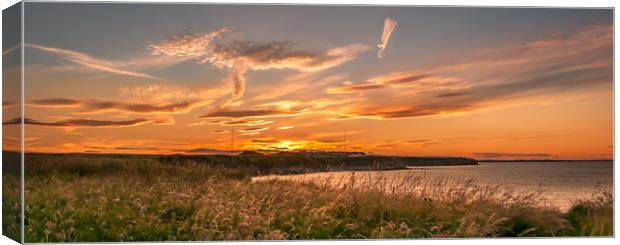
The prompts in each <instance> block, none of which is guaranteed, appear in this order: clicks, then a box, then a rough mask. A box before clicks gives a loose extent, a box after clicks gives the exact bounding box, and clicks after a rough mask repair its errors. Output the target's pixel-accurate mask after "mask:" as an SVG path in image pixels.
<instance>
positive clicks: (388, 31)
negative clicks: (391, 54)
mask: <svg viewBox="0 0 620 245" xmlns="http://www.w3.org/2000/svg"><path fill="white" fill-rule="evenodd" d="M397 24H398V22H396V20H393V19H392V18H390V17H387V18H385V20H384V21H383V32H382V33H381V42H379V44H378V45H377V47H379V51H377V57H379V59H381V58H383V52H385V48H387V45H388V42H389V41H390V37H391V36H392V32H393V31H394V29H396V25H397Z"/></svg>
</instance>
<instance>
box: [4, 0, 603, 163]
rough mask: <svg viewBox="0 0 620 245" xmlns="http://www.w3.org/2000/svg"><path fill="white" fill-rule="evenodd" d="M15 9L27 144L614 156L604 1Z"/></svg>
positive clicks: (109, 149)
mask: <svg viewBox="0 0 620 245" xmlns="http://www.w3.org/2000/svg"><path fill="white" fill-rule="evenodd" d="M24 20H25V43H24V44H23V45H22V47H23V48H24V53H25V77H24V79H25V85H24V86H25V91H26V92H25V98H24V103H25V104H24V107H25V112H24V113H25V117H24V122H25V124H26V125H25V137H24V144H25V148H26V151H30V152H89V153H148V154H217V153H224V154H226V153H230V152H236V151H240V150H263V151H296V150H322V151H324V150H328V151H362V152H367V153H373V154H389V155H410V156H465V157H472V158H476V159H530V158H536V159H541V158H552V159H555V158H558V159H610V158H612V157H613V155H612V154H613V107H612V102H613V90H612V87H613V69H612V63H613V56H612V49H613V46H612V37H613V34H612V30H613V26H612V20H613V12H612V10H611V9H537V8H454V7H376V6H374V7H370V6H285V5H275V6H270V5H210V4H198V5H197V4H164V5H157V4H118V3H96V4H95V3H89V4H80V3H36V2H35V3H32V2H28V3H26V4H25V17H24ZM8 48H10V47H4V50H3V58H4V56H6V57H9V56H10V55H12V54H11V53H12V52H13V51H11V50H8ZM17 50H19V49H17ZM5 52H6V54H5ZM6 69H7V68H5V70H6ZM14 69H17V68H16V67H14ZM8 70H9V71H10V67H9V69H8ZM5 80H6V79H5ZM18 108H19V106H17V103H16V102H15V101H10V100H9V99H5V101H3V109H4V110H5V111H10V110H17V109H18ZM20 121H21V120H20V118H7V117H5V119H4V122H3V127H4V128H5V129H10V128H11V127H18V124H19V122H20ZM233 140H234V142H232V141H233ZM5 142H6V141H5ZM5 144H6V143H5ZM6 147H8V148H10V147H12V146H11V145H10V144H9V145H8V146H6Z"/></svg>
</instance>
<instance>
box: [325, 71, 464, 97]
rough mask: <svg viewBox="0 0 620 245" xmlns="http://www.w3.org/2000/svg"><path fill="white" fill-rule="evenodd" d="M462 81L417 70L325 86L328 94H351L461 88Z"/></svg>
mask: <svg viewBox="0 0 620 245" xmlns="http://www.w3.org/2000/svg"><path fill="white" fill-rule="evenodd" d="M463 86H464V84H463V82H460V81H457V80H456V79H451V78H447V77H442V76H432V75H430V74H425V73H421V72H419V71H402V72H392V73H388V74H385V75H379V76H375V77H372V78H370V79H368V80H366V81H365V82H360V83H352V82H345V83H343V84H341V85H339V86H333V87H329V88H327V93H330V94H351V93H360V92H364V91H371V90H377V89H383V88H407V89H408V90H410V91H417V92H420V91H424V90H428V89H440V88H451V89H454V88H462V87H463Z"/></svg>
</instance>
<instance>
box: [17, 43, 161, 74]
mask: <svg viewBox="0 0 620 245" xmlns="http://www.w3.org/2000/svg"><path fill="white" fill-rule="evenodd" d="M24 45H25V46H26V47H30V48H35V49H38V50H41V51H44V52H47V53H52V54H57V55H60V56H62V58H64V59H66V60H68V61H71V62H73V63H76V64H79V65H83V66H86V67H89V68H92V69H96V70H100V71H106V72H111V73H116V74H121V75H128V76H134V77H142V78H149V79H154V80H161V79H160V78H157V77H154V76H151V75H148V74H144V73H138V72H132V71H127V70H122V69H118V68H117V67H119V66H122V65H123V64H120V63H118V62H115V61H109V60H103V59H99V58H96V57H92V56H90V55H88V54H86V53H81V52H77V51H73V50H68V49H61V48H53V47H46V46H42V45H36V44H24Z"/></svg>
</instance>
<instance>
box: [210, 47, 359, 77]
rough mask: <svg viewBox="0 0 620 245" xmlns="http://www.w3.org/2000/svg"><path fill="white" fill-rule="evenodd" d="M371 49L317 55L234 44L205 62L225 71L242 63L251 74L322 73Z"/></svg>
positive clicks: (216, 49)
mask: <svg viewBox="0 0 620 245" xmlns="http://www.w3.org/2000/svg"><path fill="white" fill-rule="evenodd" d="M368 49H369V47H368V45H365V44H351V45H347V46H342V47H337V48H332V49H328V50H327V51H326V52H324V53H317V52H312V51H304V50H295V49H293V48H292V45H291V43H290V42H268V43H261V42H254V41H241V40H232V41H228V42H221V43H217V44H215V45H214V47H213V49H212V50H211V53H208V54H207V55H206V56H205V57H204V58H203V59H202V60H201V62H202V63H209V64H213V65H215V66H217V67H221V68H233V67H234V65H235V63H239V62H241V63H244V64H246V65H247V68H248V69H251V70H269V69H293V70H298V71H319V70H324V69H328V68H332V67H334V66H338V65H341V64H343V63H346V62H348V61H350V60H352V59H354V58H355V57H356V56H357V55H358V54H359V53H362V52H365V51H367V50H368Z"/></svg>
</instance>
